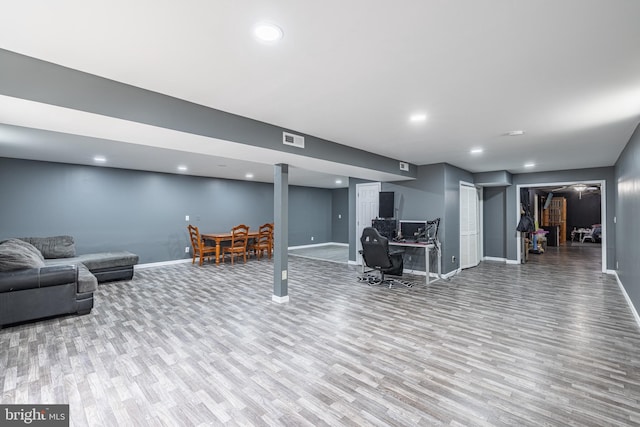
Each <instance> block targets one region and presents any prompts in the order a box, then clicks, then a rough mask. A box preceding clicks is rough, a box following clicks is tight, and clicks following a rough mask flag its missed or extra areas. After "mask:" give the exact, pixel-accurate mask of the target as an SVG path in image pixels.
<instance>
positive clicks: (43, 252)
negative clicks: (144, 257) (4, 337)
mask: <svg viewBox="0 0 640 427" xmlns="http://www.w3.org/2000/svg"><path fill="white" fill-rule="evenodd" d="M137 263H138V256H137V255H135V254H133V253H131V252H127V251H119V252H104V253H94V254H84V255H76V253H75V243H74V240H73V237H71V236H53V237H27V238H19V239H9V240H5V241H2V242H0V327H2V326H4V325H8V324H12V323H19V322H25V321H29V320H35V319H40V318H44V317H50V316H57V315H63V314H73V313H77V314H88V313H90V312H91V309H92V308H93V292H94V291H95V290H96V289H97V285H98V283H102V282H108V281H114V280H130V279H131V278H132V277H133V266H134V265H136V264H137Z"/></svg>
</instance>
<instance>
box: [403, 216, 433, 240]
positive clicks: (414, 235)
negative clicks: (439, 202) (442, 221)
mask: <svg viewBox="0 0 640 427" xmlns="http://www.w3.org/2000/svg"><path fill="white" fill-rule="evenodd" d="M426 228H427V221H407V220H401V221H400V234H401V235H402V238H403V239H405V240H419V239H423V238H424V237H425V230H426Z"/></svg>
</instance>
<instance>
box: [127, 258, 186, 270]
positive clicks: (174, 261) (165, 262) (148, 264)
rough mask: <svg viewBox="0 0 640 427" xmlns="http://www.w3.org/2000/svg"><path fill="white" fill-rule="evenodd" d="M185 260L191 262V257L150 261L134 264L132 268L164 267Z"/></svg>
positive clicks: (181, 262)
mask: <svg viewBox="0 0 640 427" xmlns="http://www.w3.org/2000/svg"><path fill="white" fill-rule="evenodd" d="M185 262H191V258H184V259H173V260H171V261H160V262H150V263H147V264H136V265H134V266H133V270H134V271H135V270H144V269H145V268H154V267H164V266H165V265H175V264H184V263H185Z"/></svg>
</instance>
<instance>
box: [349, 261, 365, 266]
mask: <svg viewBox="0 0 640 427" xmlns="http://www.w3.org/2000/svg"><path fill="white" fill-rule="evenodd" d="M347 264H349V265H362V264H358V263H357V262H356V261H353V260H349V261H348V262H347Z"/></svg>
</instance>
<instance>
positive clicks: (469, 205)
mask: <svg viewBox="0 0 640 427" xmlns="http://www.w3.org/2000/svg"><path fill="white" fill-rule="evenodd" d="M479 263H480V199H479V196H478V190H477V189H476V188H475V187H473V186H470V185H465V184H460V268H469V267H475V266H476V265H478V264H479Z"/></svg>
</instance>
